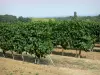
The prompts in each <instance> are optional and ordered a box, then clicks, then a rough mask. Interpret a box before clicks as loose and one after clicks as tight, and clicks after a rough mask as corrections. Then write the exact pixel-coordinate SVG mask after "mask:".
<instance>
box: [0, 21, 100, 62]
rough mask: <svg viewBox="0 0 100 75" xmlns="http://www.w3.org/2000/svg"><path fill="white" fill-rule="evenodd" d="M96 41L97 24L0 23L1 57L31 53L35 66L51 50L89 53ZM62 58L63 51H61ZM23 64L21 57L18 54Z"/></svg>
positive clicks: (99, 39) (99, 33) (99, 32)
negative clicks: (59, 48)
mask: <svg viewBox="0 0 100 75" xmlns="http://www.w3.org/2000/svg"><path fill="white" fill-rule="evenodd" d="M99 42H100V23H99V22H93V21H83V20H70V21H52V20H49V21H48V22H43V21H36V22H28V23H23V22H17V23H0V47H1V49H2V50H3V56H4V57H5V53H6V51H11V53H12V57H13V59H14V54H13V52H17V53H18V54H21V55H22V53H23V52H26V54H27V53H29V54H31V55H32V54H34V55H35V63H39V60H40V59H41V58H42V57H46V55H48V54H51V52H52V51H53V50H54V48H55V47H57V46H58V45H60V46H61V47H62V48H63V49H74V50H76V51H79V53H77V54H76V57H80V56H81V51H82V50H84V51H90V50H92V49H93V47H94V44H95V43H99ZM62 55H63V51H62ZM22 59H23V61H24V56H23V55H22Z"/></svg>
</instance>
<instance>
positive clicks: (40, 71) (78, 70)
mask: <svg viewBox="0 0 100 75" xmlns="http://www.w3.org/2000/svg"><path fill="white" fill-rule="evenodd" d="M7 55H8V56H6V58H4V57H2V53H0V75H36V74H37V75H100V52H84V51H82V58H75V57H74V56H75V50H65V51H64V55H65V56H61V49H56V50H55V51H54V52H53V54H51V55H50V57H51V59H52V60H53V62H54V64H55V66H53V65H52V63H51V62H50V59H49V56H47V57H46V58H42V59H41V61H40V65H36V64H34V58H33V57H31V56H30V55H27V56H24V57H25V62H23V61H22V59H21V56H20V55H18V54H15V60H13V59H12V57H11V56H10V55H11V54H10V55H9V52H8V53H7Z"/></svg>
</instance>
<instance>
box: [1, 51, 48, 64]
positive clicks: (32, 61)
mask: <svg viewBox="0 0 100 75" xmlns="http://www.w3.org/2000/svg"><path fill="white" fill-rule="evenodd" d="M0 57H4V56H3V54H2V52H0ZM5 58H10V59H13V57H12V55H11V54H10V53H6V54H5ZM14 60H19V61H22V57H21V55H17V54H15V55H14ZM24 61H25V62H29V63H34V61H35V58H34V57H32V56H29V55H24ZM40 64H43V65H49V64H50V63H49V61H48V60H46V59H44V58H42V59H41V60H40Z"/></svg>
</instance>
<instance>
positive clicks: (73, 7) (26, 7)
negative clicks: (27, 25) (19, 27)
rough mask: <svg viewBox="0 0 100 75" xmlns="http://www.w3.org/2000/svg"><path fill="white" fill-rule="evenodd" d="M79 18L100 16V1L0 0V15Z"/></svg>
mask: <svg viewBox="0 0 100 75" xmlns="http://www.w3.org/2000/svg"><path fill="white" fill-rule="evenodd" d="M74 11H76V12H77V14H78V15H79V16H91V15H92V16H93V15H98V14H100V0H0V14H11V15H16V16H24V17H57V16H62V17H63V16H72V15H73V12H74Z"/></svg>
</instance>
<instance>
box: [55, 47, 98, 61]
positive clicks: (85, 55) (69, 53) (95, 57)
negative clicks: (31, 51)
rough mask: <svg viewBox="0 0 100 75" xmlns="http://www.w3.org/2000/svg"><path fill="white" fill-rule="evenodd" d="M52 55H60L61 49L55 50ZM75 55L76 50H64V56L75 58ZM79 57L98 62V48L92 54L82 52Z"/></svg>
mask: <svg viewBox="0 0 100 75" xmlns="http://www.w3.org/2000/svg"><path fill="white" fill-rule="evenodd" d="M53 54H54V55H55V54H56V55H62V49H59V48H56V49H55V50H54V51H53ZM75 54H76V50H64V56H69V57H75ZM81 55H82V58H86V59H93V60H100V48H99V50H94V51H93V52H85V51H82V53H81Z"/></svg>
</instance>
